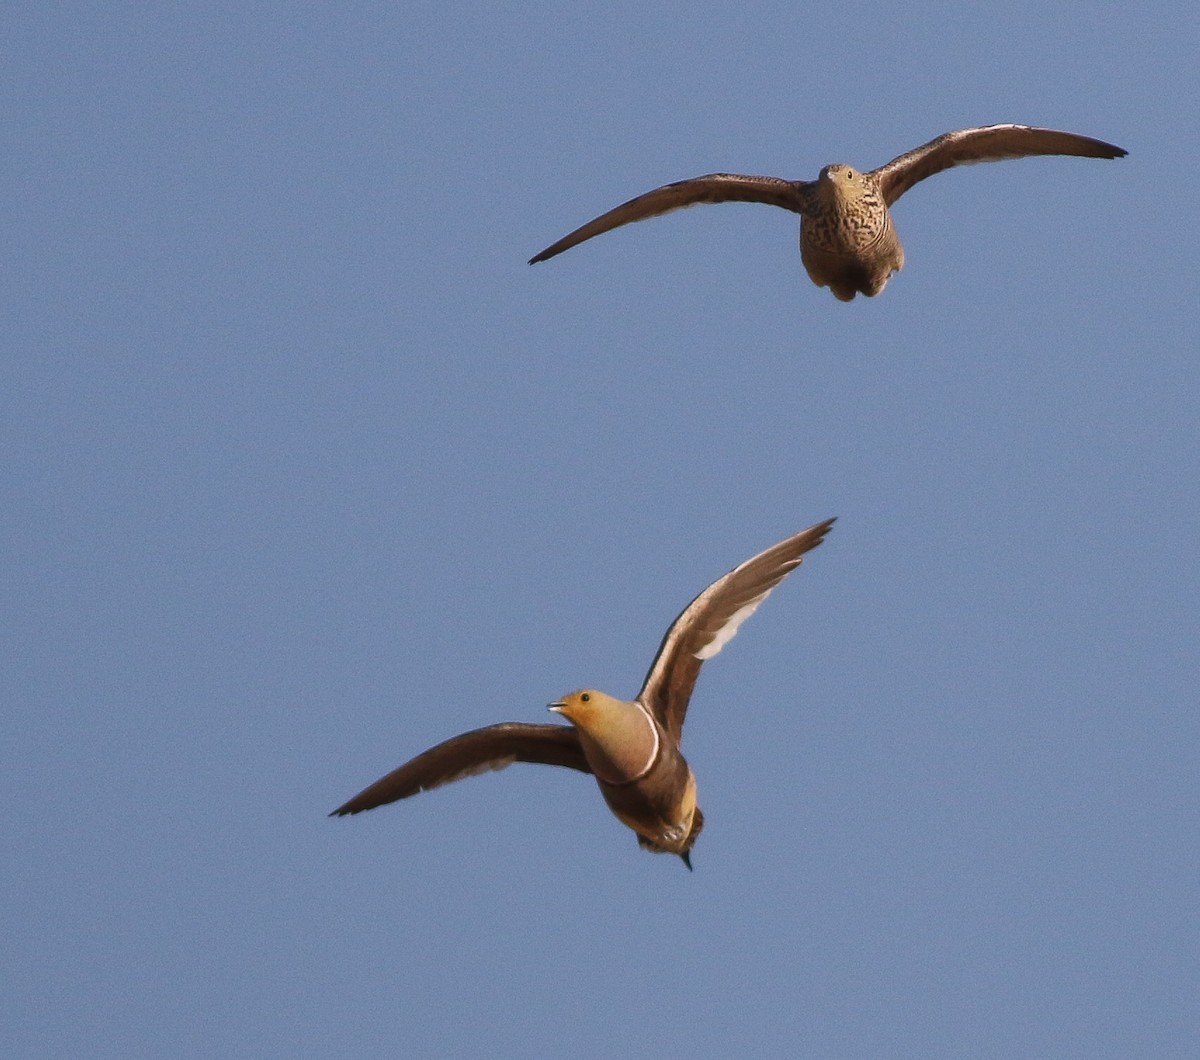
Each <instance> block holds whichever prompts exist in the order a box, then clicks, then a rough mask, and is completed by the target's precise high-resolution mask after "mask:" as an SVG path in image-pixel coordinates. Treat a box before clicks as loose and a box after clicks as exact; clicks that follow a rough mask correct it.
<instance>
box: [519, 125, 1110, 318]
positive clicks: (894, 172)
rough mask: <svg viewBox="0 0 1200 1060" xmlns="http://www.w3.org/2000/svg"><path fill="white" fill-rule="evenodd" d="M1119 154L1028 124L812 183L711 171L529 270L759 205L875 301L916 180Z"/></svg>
mask: <svg viewBox="0 0 1200 1060" xmlns="http://www.w3.org/2000/svg"><path fill="white" fill-rule="evenodd" d="M1127 153H1128V152H1127V151H1125V150H1124V149H1123V148H1120V147H1115V146H1113V145H1112V144H1108V143H1105V142H1104V141H1103V140H1093V139H1092V138H1091V137H1088V136H1078V135H1076V134H1075V133H1068V132H1057V131H1055V130H1054V129H1034V128H1031V127H1030V126H1028V125H989V126H986V127H985V128H981V129H959V130H958V131H957V132H948V133H946V134H945V135H944V136H939V137H938V138H937V139H936V140H930V141H929V143H927V144H924V145H923V146H921V147H918V148H916V149H915V150H912V151H909V152H907V153H906V154H902V155H901V156H900V157H899V158H894V159H892V161H890V162H889V163H888V164H887V165H886V166H880V167H879V168H878V169H873V170H871V171H870V172H863V171H861V170H857V169H853V168H852V167H850V166H846V165H830V166H826V167H825V168H824V169H822V170H821V172H820V174H819V175H818V177H817V179H816V180H782V179H780V178H779V177H744V176H739V175H738V174H736V173H710V174H708V176H704V177H694V178H692V179H691V180H681V181H679V182H677V183H675V184H667V185H664V186H663V187H661V188H656V189H655V190H654V191H650V192H647V193H646V194H645V195H639V196H638V197H637V198H636V199H630V200H629V202H627V203H623V204H622V205H620V206H618V207H616V208H615V209H612V210H609V211H608V213H606V214H602V215H601V216H599V217H597V218H596V219H595V220H592V221H589V222H588V223H587V224H585V225H584V226H583V227H582V228H577V229H575V231H574V232H572V233H571V234H570V235H567V236H564V237H563V238H562V239H560V240H559V241H558V242H557V243H554V244H552V245H551V246H549V247H547V248H546V249H545V250H543V251H542V252H541V253H540V254H537V255H535V256H534V257H532V258H530V259H529V264H530V265H533V264H534V263H536V262H539V261H545V260H546V259H547V258H552V257H554V256H555V255H556V254H561V253H562V252H563V251H564V250H569V249H570V248H571V247H573V246H575V245H577V244H579V243H582V242H583V241H584V240H586V239H591V238H592V236H598V235H600V234H601V233H602V232H608V231H611V230H612V229H614V228H619V227H620V226H621V225H624V224H629V223H630V222H631V221H642V220H644V219H645V218H647V217H657V216H658V215H659V214H663V213H667V212H668V211H670V210H677V209H680V208H681V207H684V206H694V205H696V204H697V203H703V202H761V203H766V204H768V205H770V206H782V207H783V208H784V209H785V210H791V211H792V213H798V214H800V258H801V260H802V261H803V262H804V267H805V269H807V270H808V275H809V276H810V277H812V281H813V283H815V284H816V285H817V286H818V287H828V288H829V289H830V290H831V291H832V292H833V293H834V295H835V296H836V297H837V298H839V299H841V300H842V301H843V302H849V301H850V300H851V299H852V298H853V297H854V296H855V294H857V293H860V292H861V293H862V294H865V295H867V296H868V297H871V298H873V297H874V296H875V295H877V294H879V293H880V292H881V291H882V290H883V289H884V287H885V286H887V282H888V280H889V279H890V278H891V276H892V275H893V273H896V272H899V271H900V269H901V268H903V267H904V248H903V247H902V246H901V245H900V239H899V237H898V236H897V235H896V230H895V228H894V227H893V225H892V216H891V213H890V212H889V210H888V207H890V206H891V205H892V204H893V203H894V202H895V201H896V200H897V199H898V198H900V196H901V195H903V194H904V193H905V192H906V191H908V189H909V188H911V187H912V186H913V185H914V184H916V183H917V182H918V181H921V180H924V179H925V178H926V177H931V176H933V174H935V173H940V172H941V171H942V170H943V169H949V168H950V167H951V166H961V165H966V164H969V163H973V162H999V161H1002V160H1003V159H1006V158H1024V157H1026V156H1027V155H1077V156H1080V157H1083V158H1121V157H1123V156H1124V155H1126V154H1127Z"/></svg>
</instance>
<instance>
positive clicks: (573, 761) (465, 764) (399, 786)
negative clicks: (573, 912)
mask: <svg viewBox="0 0 1200 1060" xmlns="http://www.w3.org/2000/svg"><path fill="white" fill-rule="evenodd" d="M513 762H537V763H539V764H541V765H548V766H566V767H567V768H569V769H578V770H579V771H580V772H581V773H590V772H591V771H592V770H591V767H590V766H588V764H587V760H586V759H585V758H584V756H583V748H582V747H581V746H580V744H579V737H578V736H577V735H576V734H575V730H574V729H573V728H571V727H570V726H566V725H525V724H522V723H521V722H515V721H509V722H503V723H501V724H500V725H489V726H487V727H486V728H483V729H474V730H472V731H471V732H464V733H463V734H462V735H461V736H455V737H454V738H453V739H450V740H446V741H445V742H444V743H440V744H438V745H437V746H436V747H431V748H430V749H429V750H428V751H425V752H423V753H421V754H419V755H417V757H416V758H414V759H412V761H410V762H406V763H405V764H404V765H402V766H401V767H400V768H399V769H394V770H392V772H390V773H389V774H388V775H387V776H386V777H380V779H379V780H377V781H375V783H374V784H372V785H371V786H370V787H369V788H366V789H364V790H363V791H360V792H359V793H358V794H357V795H355V796H354V798H352V799H351V800H350V801H349V802H347V803H345V804H344V805H342V806H339V807H338V808H337V809H336V810H334V811H333V813H331V814H330V815H329V816H330V817H344V816H345V815H346V814H349V813H361V812H362V811H363V810H373V809H374V808H375V807H376V806H383V805H384V804H386V803H389V802H395V801H396V800H397V799H407V798H408V797H409V796H410V795H416V794H417V792H419V791H428V790H429V789H430V788H436V787H439V786H440V785H442V784H449V783H450V782H451V781H454V780H460V779H461V778H463V777H469V776H473V775H475V774H476V773H485V772H487V771H488V770H490V769H503V768H504V767H505V766H507V765H511V764H512V763H513Z"/></svg>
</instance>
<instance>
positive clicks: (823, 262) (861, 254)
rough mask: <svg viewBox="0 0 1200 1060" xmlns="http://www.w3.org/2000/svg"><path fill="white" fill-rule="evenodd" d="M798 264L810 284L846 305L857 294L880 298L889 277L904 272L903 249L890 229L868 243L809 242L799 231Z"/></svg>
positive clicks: (841, 239)
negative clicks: (801, 263) (827, 289)
mask: <svg viewBox="0 0 1200 1060" xmlns="http://www.w3.org/2000/svg"><path fill="white" fill-rule="evenodd" d="M826 235H828V233H826ZM800 260H801V261H802V262H803V263H804V268H805V270H806V271H807V272H808V275H809V277H810V278H811V279H812V282H813V283H815V284H816V285H817V286H818V287H828V288H830V289H831V290H832V291H833V293H834V294H835V295H837V297H838V298H841V299H842V300H843V301H849V300H850V299H851V298H853V297H854V295H855V293H858V292H861V293H862V294H865V295H868V296H871V297H873V296H875V295H877V294H879V293H880V292H881V291H882V290H883V288H884V286H885V285H886V284H887V282H888V279H889V278H890V277H891V276H892V274H893V273H896V272H899V271H900V269H901V268H903V266H904V248H903V247H901V246H900V240H899V239H897V238H896V233H895V232H894V231H893V230H892V227H891V225H884V226H883V229H882V230H881V231H880V232H879V233H877V234H876V235H875V237H874V238H873V239H872V240H871V241H870V242H867V243H861V242H858V243H856V242H855V241H854V240H852V239H849V238H822V239H820V240H816V239H811V238H809V233H808V231H807V230H806V229H805V228H804V227H801V229H800Z"/></svg>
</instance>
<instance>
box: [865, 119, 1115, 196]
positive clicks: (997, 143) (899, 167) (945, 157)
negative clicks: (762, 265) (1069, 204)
mask: <svg viewBox="0 0 1200 1060" xmlns="http://www.w3.org/2000/svg"><path fill="white" fill-rule="evenodd" d="M1128 153H1129V152H1128V151H1126V150H1125V149H1124V148H1122V147H1116V146H1115V145H1113V144H1108V143H1105V142H1104V141H1103V140H1093V139H1092V138H1091V137H1090V136H1079V135H1078V134H1077V133H1069V132H1058V131H1057V130H1056V129H1035V128H1033V127H1031V126H1029V125H986V126H984V127H983V128H980V129H957V130H955V131H954V132H948V133H946V134H944V135H942V136H939V137H938V138H937V139H936V140H930V141H929V143H927V144H922V145H921V146H920V147H917V148H914V149H913V150H911V151H907V152H905V153H904V154H902V155H901V156H900V157H899V158H893V159H892V160H891V161H890V162H889V163H888V164H887V165H885V166H880V167H879V168H878V169H875V170H872V171H871V174H870V175H871V176H872V177H874V178H875V180H876V181H877V182H878V184H879V188H880V190H881V191H882V192H883V198H884V201H885V202H886V203H887V204H888V205H889V206H891V205H892V203H894V202H895V201H896V200H897V199H898V198H900V196H901V195H903V194H904V193H905V192H906V191H908V189H909V188H911V187H912V186H913V185H914V184H916V183H917V182H918V181H921V180H924V179H925V178H926V177H932V176H933V175H934V174H935V173H940V172H941V171H942V170H943V169H949V168H950V167H951V166H964V165H970V164H972V163H974V162H1001V161H1003V160H1004V159H1006V158H1025V157H1026V156H1027V155H1077V156H1079V157H1082V158H1121V157H1123V156H1124V155H1127V154H1128Z"/></svg>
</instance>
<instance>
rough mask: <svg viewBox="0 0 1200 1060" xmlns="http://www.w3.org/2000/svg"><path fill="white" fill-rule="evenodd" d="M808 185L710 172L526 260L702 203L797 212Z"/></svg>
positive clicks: (631, 204)
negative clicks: (762, 205) (753, 204)
mask: <svg viewBox="0 0 1200 1060" xmlns="http://www.w3.org/2000/svg"><path fill="white" fill-rule="evenodd" d="M807 184H808V182H807V181H790V180H782V179H781V178H779V177H743V176H739V175H738V174H737V173H709V174H708V175H707V176H704V177H693V178H692V179H691V180H680V181H676V182H675V183H674V184H664V185H663V186H662V187H661V188H655V189H654V190H653V191H648V192H646V194H645V195H639V196H638V197H637V198H636V199H630V200H629V201H628V202H625V203H622V204H621V205H620V206H617V207H615V208H613V209H611V210H609V211H608V213H604V214H601V215H600V216H599V217H597V218H595V219H594V220H591V221H588V223H587V224H585V225H584V226H583V227H582V228H576V229H575V231H574V232H572V233H571V234H570V235H566V236H563V237H562V239H560V240H559V241H558V242H557V243H554V244H552V245H550V246H548V247H547V248H546V249H545V250H543V251H542V252H541V253H540V254H535V255H534V256H533V257H532V258H530V259H529V264H530V265H534V264H536V263H537V262H539V261H545V260H546V259H547V258H552V257H554V256H555V255H556V254H561V253H562V252H563V251H564V250H570V249H571V247H573V246H576V245H577V244H579V243H582V242H583V241H584V240H585V239H591V238H592V236H598V235H600V234H601V233H603V232H611V231H612V230H613V229H614V228H620V227H621V225H626V224H629V223H630V222H631V221H643V220H645V219H646V218H647V217H657V216H658V215H659V214H664V213H669V212H670V211H671V210H679V209H682V208H683V207H684V206H695V205H697V204H698V203H702V202H762V203H766V204H767V205H768V206H782V207H783V208H784V209H785V210H791V211H792V212H793V213H800V212H801V203H802V201H803V199H804V193H803V189H804V188H805V187H806V186H807Z"/></svg>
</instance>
